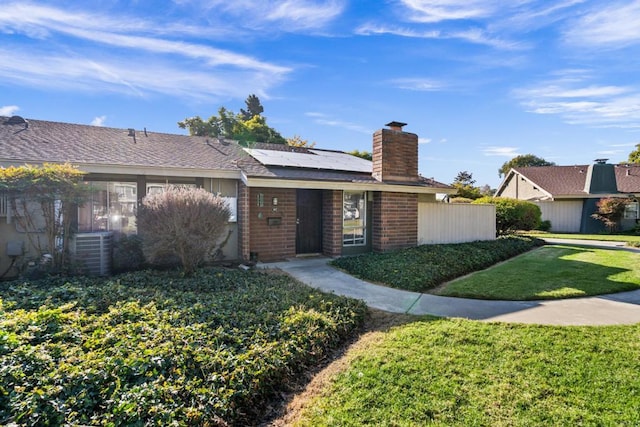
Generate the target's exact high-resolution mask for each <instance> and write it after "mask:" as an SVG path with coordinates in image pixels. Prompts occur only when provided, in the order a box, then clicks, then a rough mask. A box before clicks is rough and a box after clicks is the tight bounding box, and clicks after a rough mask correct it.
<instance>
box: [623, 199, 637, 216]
mask: <svg viewBox="0 0 640 427" xmlns="http://www.w3.org/2000/svg"><path fill="white" fill-rule="evenodd" d="M639 213H640V209H639V206H638V202H630V203H627V206H625V208H624V219H638V218H640V215H639Z"/></svg>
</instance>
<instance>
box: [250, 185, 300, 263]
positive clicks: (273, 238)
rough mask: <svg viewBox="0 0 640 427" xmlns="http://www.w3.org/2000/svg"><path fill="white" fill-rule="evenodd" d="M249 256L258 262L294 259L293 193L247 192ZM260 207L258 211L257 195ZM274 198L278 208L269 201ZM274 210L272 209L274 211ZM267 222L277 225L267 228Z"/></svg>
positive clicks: (274, 191)
mask: <svg viewBox="0 0 640 427" xmlns="http://www.w3.org/2000/svg"><path fill="white" fill-rule="evenodd" d="M249 190H250V191H249V200H248V205H249V221H248V223H249V228H250V235H249V239H250V242H249V252H250V253H255V254H257V257H258V260H259V261H262V262H270V261H278V260H283V259H286V258H291V257H294V256H295V255H296V190H295V189H277V188H257V187H256V188H250V189H249ZM259 193H262V194H263V195H264V196H263V197H264V207H258V205H257V201H258V194H259ZM274 197H277V198H278V206H273V204H272V200H273V198H274ZM274 208H275V209H276V210H275V211H274ZM269 218H272V219H273V220H279V221H280V224H277V225H269Z"/></svg>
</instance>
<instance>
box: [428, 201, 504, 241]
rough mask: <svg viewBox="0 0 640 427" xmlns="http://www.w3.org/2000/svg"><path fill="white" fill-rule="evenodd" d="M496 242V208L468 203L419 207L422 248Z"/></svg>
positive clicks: (433, 204) (432, 204)
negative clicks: (426, 246) (447, 244)
mask: <svg viewBox="0 0 640 427" xmlns="http://www.w3.org/2000/svg"><path fill="white" fill-rule="evenodd" d="M495 238H496V207H495V206H494V205H471V204H467V203H418V244H419V245H425V244H435V243H463V242H474V241H476V240H494V239H495Z"/></svg>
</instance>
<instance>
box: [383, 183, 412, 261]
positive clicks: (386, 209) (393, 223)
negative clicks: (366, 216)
mask: <svg viewBox="0 0 640 427" xmlns="http://www.w3.org/2000/svg"><path fill="white" fill-rule="evenodd" d="M372 244H373V250H374V251H375V252H386V251H390V250H393V249H401V248H407V247H412V246H416V245H417V244H418V195H417V194H410V193H388V192H375V193H374V194H373V241H372Z"/></svg>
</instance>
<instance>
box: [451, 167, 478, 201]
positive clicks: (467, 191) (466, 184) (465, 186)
mask: <svg viewBox="0 0 640 427" xmlns="http://www.w3.org/2000/svg"><path fill="white" fill-rule="evenodd" d="M475 183H476V180H475V179H473V174H472V173H471V172H468V171H461V172H458V175H456V178H455V179H454V181H453V183H452V184H451V186H452V187H453V188H455V189H456V190H457V192H456V196H457V197H458V198H462V199H472V200H473V199H478V198H480V197H482V194H480V189H479V188H477V187H474V186H473V184H475Z"/></svg>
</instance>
